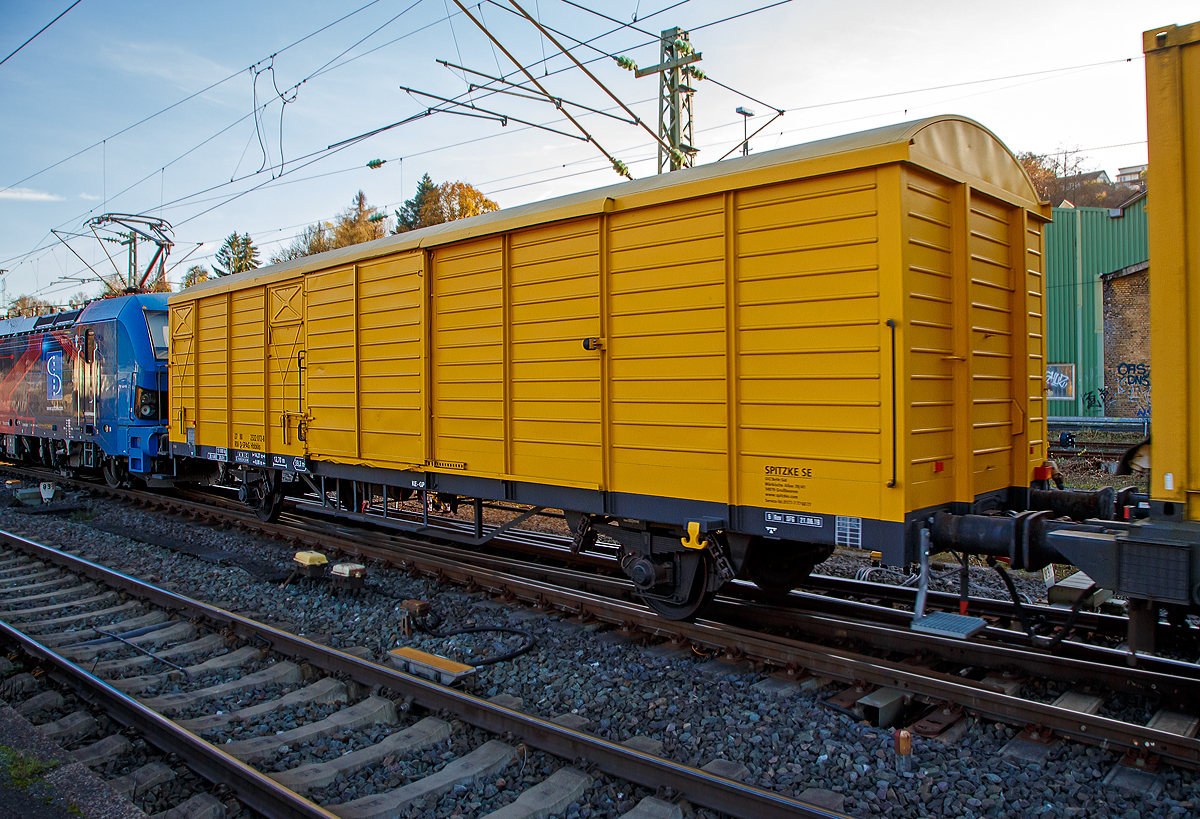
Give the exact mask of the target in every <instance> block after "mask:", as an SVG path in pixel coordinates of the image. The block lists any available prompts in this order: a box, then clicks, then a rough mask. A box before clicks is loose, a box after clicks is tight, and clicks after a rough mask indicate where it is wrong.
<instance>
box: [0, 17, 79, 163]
mask: <svg viewBox="0 0 1200 819" xmlns="http://www.w3.org/2000/svg"><path fill="white" fill-rule="evenodd" d="M80 2H82V0H75V2H74V3H72V4H71V5H69V6H67V11H70V10H71V9H73V8H75V7H76V6H78V5H79V4H80ZM67 11H64V12H63V13H62V14H60V15H58V16H57V17H55V18H54V19H53V20H51V21H50V22H49V23H46V25H44V26H42V27H41V28H40V29H38V32H37V34H34V35H33V37H30V38H29V39H28V40H26V41H25V42H23V43H21V44H20V45H19V46H17V48H16V51H14V52H13V53H12V54H9V55H8V57H5V58H4V59H3V60H0V65H4V64H5V63H6V62H8V58H9V57H11V56H12V55H13V54H16V53H17V51H20V50H21V49H23V48H24V47H25V46H27V45H29V44H30V43H32V42H33V40H34V38H35V37H37V36H38V34H41V33H42V32H43V31H45V30H46V29H48V28H50V26H52V25H54V24H55V23H57V22H58V21H59V20H61V19H62V17H63V14H66V13H67ZM17 184H20V183H19V182H18V183H17Z"/></svg>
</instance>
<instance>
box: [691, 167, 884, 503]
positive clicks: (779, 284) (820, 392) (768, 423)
mask: <svg viewBox="0 0 1200 819" xmlns="http://www.w3.org/2000/svg"><path fill="white" fill-rule="evenodd" d="M876 187H877V185H876V175H875V172H874V171H861V172H855V173H846V174H839V175H837V176H834V177H830V178H819V179H807V180H801V181H797V182H791V183H788V184H785V185H777V186H772V187H769V188H762V189H755V190H750V191H745V192H744V193H741V194H739V195H738V197H737V217H736V219H737V251H736V252H737V265H738V308H737V327H738V328H739V338H738V353H739V356H738V370H739V372H740V378H739V382H738V391H739V393H740V396H741V402H740V413H741V415H740V424H739V438H740V449H741V451H740V457H739V474H740V481H741V483H742V492H741V502H742V503H747V504H754V505H761V506H767V507H774V508H781V509H791V510H805V509H813V510H814V511H821V512H824V513H831V512H837V513H842V514H849V515H854V516H862V517H868V516H869V517H877V516H879V514H880V491H881V487H882V483H884V482H886V481H887V478H885V477H883V473H882V468H881V463H882V458H881V452H880V447H881V428H880V427H881V407H882V403H881V396H880V389H881V387H880V384H881V381H880V370H879V367H880V360H881V358H880V354H881V351H880V346H879V337H880V336H879V333H880V330H879V326H880V321H881V319H880V306H879V288H880V282H879V224H878V214H877V210H878V202H877V190H876ZM716 297H717V294H715V293H714V301H715V300H716ZM717 303H719V302H717ZM889 400H890V398H889ZM889 412H890V405H889ZM889 423H890V416H889ZM789 468H796V469H797V470H798V471H796V472H791V471H787V470H788V469H789ZM889 477H890V467H889Z"/></svg>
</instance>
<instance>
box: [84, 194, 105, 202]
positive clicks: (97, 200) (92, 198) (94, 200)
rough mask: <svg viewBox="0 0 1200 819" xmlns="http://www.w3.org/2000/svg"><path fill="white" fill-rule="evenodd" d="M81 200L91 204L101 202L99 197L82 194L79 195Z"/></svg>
mask: <svg viewBox="0 0 1200 819" xmlns="http://www.w3.org/2000/svg"><path fill="white" fill-rule="evenodd" d="M79 198H80V199H86V200H87V201H89V202H99V201H100V197H99V196H92V195H91V194H90V193H81V194H79Z"/></svg>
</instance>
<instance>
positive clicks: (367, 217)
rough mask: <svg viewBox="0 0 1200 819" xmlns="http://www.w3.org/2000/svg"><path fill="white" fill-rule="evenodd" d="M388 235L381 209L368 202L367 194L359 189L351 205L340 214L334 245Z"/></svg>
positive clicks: (360, 241)
mask: <svg viewBox="0 0 1200 819" xmlns="http://www.w3.org/2000/svg"><path fill="white" fill-rule="evenodd" d="M385 235H387V227H386V226H385V225H384V223H383V218H382V216H381V215H380V213H379V209H378V208H375V207H372V206H370V205H368V204H367V195H366V194H365V193H363V192H362V191H359V192H358V193H356V194H355V195H354V199H353V200H352V201H351V203H350V207H348V208H346V209H345V210H344V211H342V212H341V213H339V214H338V218H337V223H336V224H334V226H333V246H334V247H349V246H350V245H357V244H360V243H362V242H370V241H371V240H373V239H382V238H383V237H384V236H385Z"/></svg>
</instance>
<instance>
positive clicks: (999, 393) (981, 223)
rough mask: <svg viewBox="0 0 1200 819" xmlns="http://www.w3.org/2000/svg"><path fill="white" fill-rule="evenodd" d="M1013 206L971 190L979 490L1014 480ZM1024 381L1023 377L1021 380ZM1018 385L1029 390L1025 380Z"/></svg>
mask: <svg viewBox="0 0 1200 819" xmlns="http://www.w3.org/2000/svg"><path fill="white" fill-rule="evenodd" d="M1010 217H1011V211H1010V209H1009V207H1008V206H1007V205H1004V204H1002V203H1000V202H997V201H995V200H993V199H991V198H990V197H987V196H985V195H983V194H981V193H979V192H977V191H974V190H973V191H971V203H970V217H969V221H968V224H969V227H970V233H969V236H968V239H967V247H968V249H969V258H968V262H967V270H968V272H969V275H970V286H969V289H968V293H969V297H970V303H971V306H970V312H969V321H970V325H971V407H972V410H971V426H972V433H971V448H972V451H973V454H974V461H973V464H972V469H973V471H974V475H975V480H974V492H975V494H976V495H979V494H981V493H984V492H990V491H993V490H996V489H1002V488H1004V487H1007V486H1008V485H1009V480H1010V478H1011V476H1012V471H1013V470H1012V463H1013V452H1012V450H1013V414H1014V410H1015V407H1014V404H1013V395H1014V394H1015V393H1014V383H1013V382H1014V367H1013V355H1012V350H1013V333H1014V332H1015V331H1016V330H1017V328H1018V326H1019V325H1016V324H1014V321H1013V279H1014V277H1013V270H1012V267H1013V263H1012V256H1013V254H1012V241H1011V236H1012V232H1011V231H1012V225H1011V224H1010V222H1009V219H1010ZM1022 380H1023V379H1022ZM1019 389H1024V385H1021V386H1020V387H1019Z"/></svg>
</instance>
